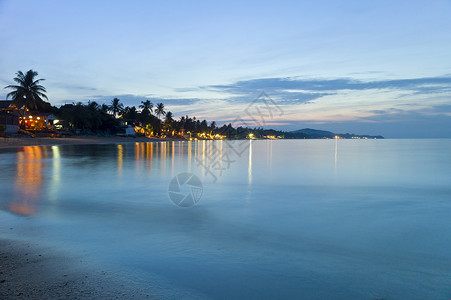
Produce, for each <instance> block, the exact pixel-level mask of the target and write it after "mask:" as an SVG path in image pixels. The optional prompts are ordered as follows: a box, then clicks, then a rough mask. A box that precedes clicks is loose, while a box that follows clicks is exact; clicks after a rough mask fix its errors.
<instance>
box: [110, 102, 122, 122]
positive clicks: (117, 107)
mask: <svg viewBox="0 0 451 300" xmlns="http://www.w3.org/2000/svg"><path fill="white" fill-rule="evenodd" d="M109 108H110V111H111V112H112V113H113V117H115V118H117V115H118V114H119V113H120V112H121V111H122V110H123V109H124V104H122V103H121V102H120V100H119V99H118V98H114V99H113V100H111V105H110V107H109Z"/></svg>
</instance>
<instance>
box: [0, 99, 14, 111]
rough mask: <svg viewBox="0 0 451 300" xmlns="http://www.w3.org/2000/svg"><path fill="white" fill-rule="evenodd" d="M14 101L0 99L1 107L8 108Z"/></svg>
mask: <svg viewBox="0 0 451 300" xmlns="http://www.w3.org/2000/svg"><path fill="white" fill-rule="evenodd" d="M12 103H13V101H12V100H0V109H6V108H8V107H9V106H10V105H11V104H12Z"/></svg>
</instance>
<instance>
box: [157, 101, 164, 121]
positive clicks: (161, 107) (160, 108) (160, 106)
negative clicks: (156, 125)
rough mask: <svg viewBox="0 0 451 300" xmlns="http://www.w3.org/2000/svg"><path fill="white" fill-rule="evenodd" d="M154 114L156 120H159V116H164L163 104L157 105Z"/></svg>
mask: <svg viewBox="0 0 451 300" xmlns="http://www.w3.org/2000/svg"><path fill="white" fill-rule="evenodd" d="M155 114H156V115H157V117H158V118H160V116H161V115H163V116H164V115H166V111H165V110H164V104H163V103H158V104H157V108H156V109H155Z"/></svg>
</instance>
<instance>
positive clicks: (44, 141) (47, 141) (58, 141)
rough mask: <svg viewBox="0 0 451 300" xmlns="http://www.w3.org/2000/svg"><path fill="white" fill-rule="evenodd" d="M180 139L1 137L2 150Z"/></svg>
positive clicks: (178, 139)
mask: <svg viewBox="0 0 451 300" xmlns="http://www.w3.org/2000/svg"><path fill="white" fill-rule="evenodd" d="M180 140H184V139H180V138H177V139H175V138H165V139H162V138H145V137H115V136H108V137H98V136H76V137H67V138H41V137H36V138H31V137H20V138H17V137H14V138H4V137H0V148H5V147H23V146H45V145H74V144H117V143H134V142H137V143H140V142H143V143H146V142H162V141H180Z"/></svg>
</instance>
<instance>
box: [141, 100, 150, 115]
mask: <svg viewBox="0 0 451 300" xmlns="http://www.w3.org/2000/svg"><path fill="white" fill-rule="evenodd" d="M139 108H141V109H142V110H146V111H149V113H152V108H153V103H152V102H150V100H146V101H141V105H140V106H139Z"/></svg>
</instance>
